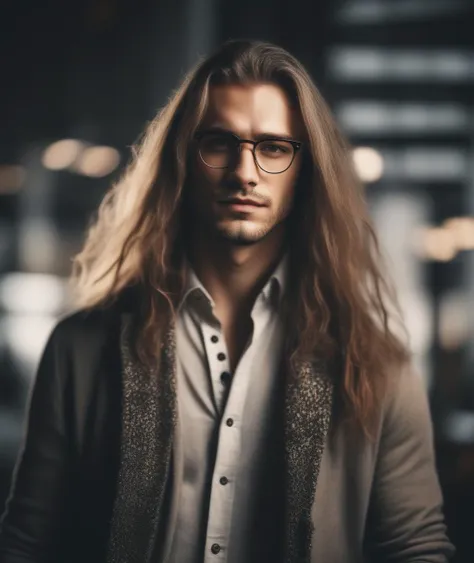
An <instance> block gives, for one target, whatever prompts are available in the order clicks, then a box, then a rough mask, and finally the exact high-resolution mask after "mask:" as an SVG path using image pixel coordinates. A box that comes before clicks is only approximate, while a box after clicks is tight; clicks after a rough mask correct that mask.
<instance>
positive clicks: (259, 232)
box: [216, 225, 272, 246]
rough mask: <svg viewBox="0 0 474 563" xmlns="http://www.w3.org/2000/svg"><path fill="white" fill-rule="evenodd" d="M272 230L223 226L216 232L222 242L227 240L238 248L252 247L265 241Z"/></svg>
mask: <svg viewBox="0 0 474 563" xmlns="http://www.w3.org/2000/svg"><path fill="white" fill-rule="evenodd" d="M271 231H272V229H265V228H260V229H258V228H253V229H245V228H242V227H240V226H239V227H237V226H236V225H234V226H232V227H231V226H221V227H218V228H217V230H216V232H217V236H218V237H219V238H220V239H221V240H225V241H227V242H229V243H231V244H234V245H236V246H251V245H253V244H257V243H258V242H260V241H261V240H263V239H264V238H265V237H266V236H267V235H268V234H269V233H270V232H271Z"/></svg>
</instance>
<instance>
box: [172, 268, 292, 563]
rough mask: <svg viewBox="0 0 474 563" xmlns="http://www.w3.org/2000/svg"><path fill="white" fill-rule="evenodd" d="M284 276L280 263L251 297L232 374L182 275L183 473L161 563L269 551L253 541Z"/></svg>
mask: <svg viewBox="0 0 474 563" xmlns="http://www.w3.org/2000/svg"><path fill="white" fill-rule="evenodd" d="M286 268H287V258H286V257H285V258H284V259H283V260H282V261H281V262H280V264H279V265H278V267H277V268H276V270H275V272H274V273H273V275H272V276H271V277H270V279H269V280H268V282H267V284H266V285H265V287H264V288H263V290H262V292H261V293H260V295H259V296H258V297H257V299H256V301H255V304H254V307H253V309H252V312H251V318H252V321H253V330H252V332H251V335H250V338H249V341H248V342H247V345H246V347H245V348H244V352H243V354H242V356H241V358H240V361H239V363H238V365H237V368H236V370H235V373H233V374H231V373H230V368H229V360H228V354H227V348H226V343H225V340H224V335H223V332H222V329H221V325H220V323H219V321H218V320H217V318H216V317H215V315H214V314H213V307H214V303H213V301H212V298H211V296H210V295H209V293H208V292H207V291H206V289H205V288H204V287H203V285H202V284H201V283H200V281H199V280H198V279H197V277H196V275H195V273H194V272H192V271H191V272H190V276H189V279H188V285H187V291H186V293H185V296H184V298H183V301H182V303H181V306H180V308H179V315H178V319H177V326H176V329H177V331H176V346H177V395H178V415H179V419H180V430H181V440H182V443H183V446H182V447H183V456H184V464H183V474H182V475H175V476H174V478H175V479H176V480H180V483H179V484H180V489H181V498H180V499H179V510H178V517H177V523H176V528H175V531H174V536H173V541H172V545H171V552H170V557H169V559H168V563H202V562H203V561H204V563H244V562H245V563H246V562H247V561H248V560H249V558H250V551H249V550H250V545H251V544H252V545H255V539H257V540H258V541H261V542H272V541H273V542H274V541H275V538H271V537H259V538H255V537H254V535H255V533H256V532H255V530H256V528H258V526H256V525H255V522H256V521H255V517H256V512H258V511H259V510H258V507H260V510H261V506H262V505H259V504H258V502H259V501H258V499H260V498H261V492H260V490H259V489H261V488H262V487H261V485H262V482H264V481H262V479H263V480H265V478H266V476H265V475H263V476H262V468H265V467H268V463H269V461H268V460H269V459H270V455H269V443H270V440H269V436H270V435H271V431H272V430H271V429H272V425H273V422H274V421H273V418H274V417H273V412H274V411H273V410H272V408H273V406H274V405H275V402H276V396H277V389H278V388H277V384H278V381H279V376H280V375H281V370H280V367H281V352H282V344H283V336H284V328H283V326H282V325H283V323H282V318H281V314H280V311H281V307H280V305H281V298H282V295H283V292H284V288H285V280H286ZM263 488H265V487H263ZM259 495H260V496H259ZM257 516H258V517H259V518H267V517H269V516H270V518H271V515H266V514H265V515H264V514H260V515H257ZM268 533H269V534H270V533H271V532H268ZM264 535H265V534H264ZM252 549H253V550H255V547H253V548H252ZM252 553H255V552H254V551H253V552H252ZM254 557H255V556H254Z"/></svg>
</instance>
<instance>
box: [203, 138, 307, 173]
mask: <svg viewBox="0 0 474 563" xmlns="http://www.w3.org/2000/svg"><path fill="white" fill-rule="evenodd" d="M208 135H222V136H224V137H231V138H232V139H234V140H235V144H236V147H238V150H239V153H240V152H241V150H242V149H241V145H242V143H250V144H251V145H252V154H253V160H254V162H255V164H256V166H258V168H260V170H263V171H264V172H266V173H267V174H283V172H286V171H287V170H288V168H290V166H291V165H292V164H293V162H294V160H295V157H296V153H297V152H298V151H299V150H300V148H301V147H302V145H303V143H302V142H300V141H294V140H292V139H282V138H281V137H269V138H267V139H261V140H260V141H252V140H251V139H241V138H240V137H239V136H238V135H235V134H234V133H230V132H229V133H225V132H221V133H220V132H214V131H198V132H197V133H196V134H195V135H194V138H195V139H196V141H198V142H199V141H201V139H203V138H204V137H206V136H208ZM271 141H280V142H282V141H284V142H286V143H290V145H291V146H292V147H293V157H292V159H291V161H290V164H288V166H287V167H286V168H285V169H284V170H281V171H280V172H269V171H268V170H265V168H263V166H261V165H260V164H259V162H258V160H257V155H256V151H257V146H258V145H259V144H260V143H268V142H271ZM198 149H199V150H198V152H199V157H200V158H201V160H202V162H203V163H204V164H205V165H206V166H208V167H209V168H213V169H214V170H225V169H226V168H229V166H211V165H209V164H208V163H207V162H206V161H205V160H204V158H203V156H202V154H201V147H200V146H199V145H198Z"/></svg>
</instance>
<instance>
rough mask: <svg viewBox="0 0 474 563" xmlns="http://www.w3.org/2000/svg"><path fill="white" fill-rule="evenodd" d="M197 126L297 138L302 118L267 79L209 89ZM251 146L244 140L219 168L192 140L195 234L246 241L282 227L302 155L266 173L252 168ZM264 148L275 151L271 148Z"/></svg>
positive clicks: (254, 135) (191, 192)
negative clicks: (283, 167)
mask: <svg viewBox="0 0 474 563" xmlns="http://www.w3.org/2000/svg"><path fill="white" fill-rule="evenodd" d="M199 130H200V131H209V130H213V131H214V130H222V131H224V132H230V133H233V134H235V135H237V136H238V137H240V138H241V139H250V140H253V141H258V140H260V139H262V138H263V137H262V136H265V135H267V136H268V135H271V136H274V137H282V138H287V139H288V138H289V139H294V140H301V135H302V127H301V120H300V119H299V117H298V115H297V113H296V112H295V110H294V109H293V108H291V107H290V104H289V101H288V99H287V96H286V94H285V92H284V91H283V90H282V89H281V88H279V87H278V86H276V85H273V84H266V83H262V84H253V85H225V86H214V87H212V88H211V89H210V96H209V105H208V110H207V112H206V115H205V116H204V119H203V122H202V123H201V126H200V128H199ZM252 148H253V147H252V145H251V144H250V143H243V144H242V145H241V150H240V153H239V152H238V151H236V153H235V154H236V157H235V159H234V161H233V162H232V164H231V165H230V166H229V167H228V168H225V169H222V168H210V167H209V166H207V165H206V164H205V163H204V162H203V160H202V158H201V156H200V154H199V150H198V144H197V143H196V144H195V146H194V148H193V154H192V161H191V162H192V164H191V170H190V182H189V192H188V194H187V195H188V204H190V205H189V207H188V209H190V210H191V217H190V218H191V220H192V221H193V224H194V227H195V232H198V233H200V234H203V235H204V234H207V235H209V234H211V236H216V235H217V236H219V237H220V238H223V239H225V240H227V241H229V242H233V243H234V244H238V245H250V244H253V243H256V242H258V241H259V240H261V239H262V238H263V237H265V236H267V235H268V234H269V233H271V232H273V231H275V228H276V227H278V226H282V225H283V222H284V220H285V219H286V217H287V216H288V214H289V212H290V210H291V207H292V203H293V196H294V190H295V184H296V181H297V178H298V172H299V169H300V166H301V155H300V154H299V153H298V152H296V156H295V158H294V161H293V163H292V164H291V166H290V167H289V168H288V169H287V170H286V171H284V172H282V173H281V174H271V173H268V172H266V171H264V170H262V169H261V168H259V167H258V166H257V164H256V162H255V160H254V156H253V154H252ZM217 149H219V147H217ZM267 150H269V151H270V152H273V151H274V150H277V151H278V149H274V148H273V147H272V146H270V147H268V149H267ZM270 157H271V158H275V155H273V154H272V155H270ZM235 198H239V199H241V200H244V201H245V200H250V201H253V202H256V203H258V204H259V206H254V205H243V206H242V205H236V204H235V203H234V204H233V203H232V201H231V200H232V199H234V200H235Z"/></svg>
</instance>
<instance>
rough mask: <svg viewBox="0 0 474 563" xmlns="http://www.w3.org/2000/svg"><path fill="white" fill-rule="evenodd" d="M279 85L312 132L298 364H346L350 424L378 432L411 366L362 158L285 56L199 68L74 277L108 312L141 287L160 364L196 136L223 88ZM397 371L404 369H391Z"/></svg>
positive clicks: (151, 137)
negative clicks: (386, 405)
mask: <svg viewBox="0 0 474 563" xmlns="http://www.w3.org/2000/svg"><path fill="white" fill-rule="evenodd" d="M256 82H269V83H274V84H276V85H278V86H280V87H281V88H283V89H284V90H285V92H286V93H287V95H288V97H289V99H290V100H291V102H292V103H293V104H295V105H296V107H297V108H298V110H299V113H300V115H301V118H302V121H303V123H304V125H305V128H306V139H305V155H304V159H303V166H302V169H301V173H300V177H299V183H298V187H297V190H296V196H295V204H294V208H293V211H292V215H291V218H290V223H291V225H290V230H289V237H291V247H290V248H291V254H290V259H291V260H292V263H293V264H292V267H291V269H290V270H291V280H290V281H291V283H290V288H291V289H290V298H289V303H290V306H289V308H288V311H289V322H290V323H291V325H290V326H291V330H289V334H293V335H297V336H296V337H295V338H294V340H293V341H291V342H290V341H289V340H288V346H289V349H290V351H291V363H292V364H294V362H297V361H299V360H304V359H307V358H308V357H314V355H315V354H316V355H318V356H319V357H324V358H325V359H327V360H328V361H335V362H337V363H338V365H339V366H340V369H337V370H333V371H332V373H334V374H336V375H335V379H336V381H335V384H336V389H337V396H338V398H339V399H340V400H339V403H340V404H341V405H342V407H343V412H344V413H345V417H344V418H345V420H351V421H355V422H356V423H357V425H358V427H359V428H361V429H362V430H363V431H364V432H365V434H367V435H369V436H370V435H371V434H373V431H374V429H375V426H374V424H375V421H376V419H377V413H378V410H379V408H380V405H381V404H382V401H383V397H384V393H385V391H386V389H387V385H388V383H389V380H390V374H391V373H395V372H396V371H397V370H398V369H397V368H401V366H402V364H403V363H404V362H406V360H407V359H408V353H407V349H406V347H405V346H404V345H403V344H402V343H401V341H400V340H399V338H398V337H397V336H396V334H395V333H394V331H393V328H392V325H391V322H390V319H391V314H389V311H393V310H395V311H398V309H397V308H395V309H393V308H392V307H391V305H392V304H396V300H395V296H394V293H393V291H392V290H391V288H390V287H389V285H388V284H387V282H386V279H385V277H384V276H383V275H382V272H381V266H380V264H381V257H380V251H379V248H378V244H377V239H376V236H375V233H374V229H373V227H372V225H371V222H370V220H369V217H368V212H367V209H366V204H365V201H364V197H363V189H362V186H361V185H360V183H359V181H358V179H357V176H356V174H355V172H354V169H353V165H352V158H351V151H350V147H349V145H348V143H347V142H346V140H345V138H344V136H343V135H341V133H340V132H339V130H338V128H337V126H336V124H335V121H334V119H333V118H332V116H331V112H330V110H329V109H328V106H327V105H326V103H325V101H324V100H323V98H322V97H321V95H320V93H319V92H318V90H317V88H316V87H315V85H314V83H313V81H312V80H311V77H310V76H309V74H308V72H307V71H306V70H305V68H304V67H303V66H302V65H301V63H299V61H298V60H296V59H295V58H294V57H293V56H292V55H290V54H289V53H288V52H287V51H285V50H284V49H282V48H280V47H277V46H275V45H272V44H269V43H263V42H257V41H242V40H239V41H231V42H227V43H225V44H224V45H223V46H222V47H221V48H220V49H219V50H218V51H217V52H216V53H215V54H213V55H212V56H210V57H209V58H208V59H206V60H203V61H202V62H200V63H199V64H198V65H197V66H196V68H195V69H194V70H192V71H191V72H190V73H189V74H188V76H187V77H186V78H185V79H184V81H183V83H182V85H181V86H180V88H179V89H178V90H177V91H176V92H175V93H174V95H173V96H172V97H171V99H170V100H169V102H168V103H167V105H166V106H165V107H164V108H163V109H162V110H161V111H160V113H159V114H158V115H157V116H156V118H155V119H154V120H153V121H152V122H151V123H150V124H149V126H148V128H147V130H146V132H145V134H144V136H143V138H142V139H141V140H140V142H139V143H137V147H136V148H135V149H134V152H133V158H132V161H131V163H130V164H129V166H128V167H127V169H126V170H125V172H124V174H123V176H122V178H121V180H120V181H119V182H118V183H117V184H116V185H114V186H113V187H112V188H111V190H110V191H109V192H108V193H107V194H106V196H105V198H104V200H103V202H102V204H101V205H100V207H99V211H98V215H97V217H96V219H95V222H94V223H93V224H92V226H91V228H90V229H89V232H88V236H87V238H86V242H85V244H84V247H83V249H82V251H81V252H80V253H79V254H78V255H77V256H76V257H75V260H74V268H73V275H72V281H73V284H74V286H75V289H76V294H77V297H78V299H77V304H78V305H79V306H81V307H86V308H93V307H98V306H103V305H106V304H108V303H110V302H112V301H114V300H116V299H117V298H118V297H120V296H121V295H123V294H124V292H125V290H126V289H127V288H129V287H135V288H136V287H138V288H139V289H140V291H139V294H138V295H139V296H140V297H139V299H137V303H139V304H140V307H138V310H139V311H140V312H139V314H138V315H137V318H139V319H140V320H139V322H138V324H137V326H138V333H137V334H138V335H139V337H138V338H137V340H136V348H137V350H136V351H137V354H138V356H139V357H140V358H141V359H142V360H143V361H145V362H149V361H155V362H156V361H157V358H156V357H155V356H156V353H154V351H155V350H159V345H160V343H161V342H162V339H163V334H164V331H165V330H166V328H167V327H168V325H169V323H170V322H172V320H173V318H174V315H175V310H176V304H177V302H178V300H179V298H180V296H181V293H182V291H183V286H184V280H185V271H184V267H185V261H184V247H185V245H184V238H185V235H184V232H183V221H182V208H183V206H182V201H183V192H184V190H185V185H186V177H187V168H188V166H187V163H188V158H189V154H190V146H191V141H192V139H193V136H194V133H195V132H196V130H197V128H198V126H199V124H200V122H201V120H202V118H203V116H204V113H205V111H206V107H207V103H208V95H209V88H210V87H212V85H215V84H232V83H256ZM392 368H395V369H392Z"/></svg>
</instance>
